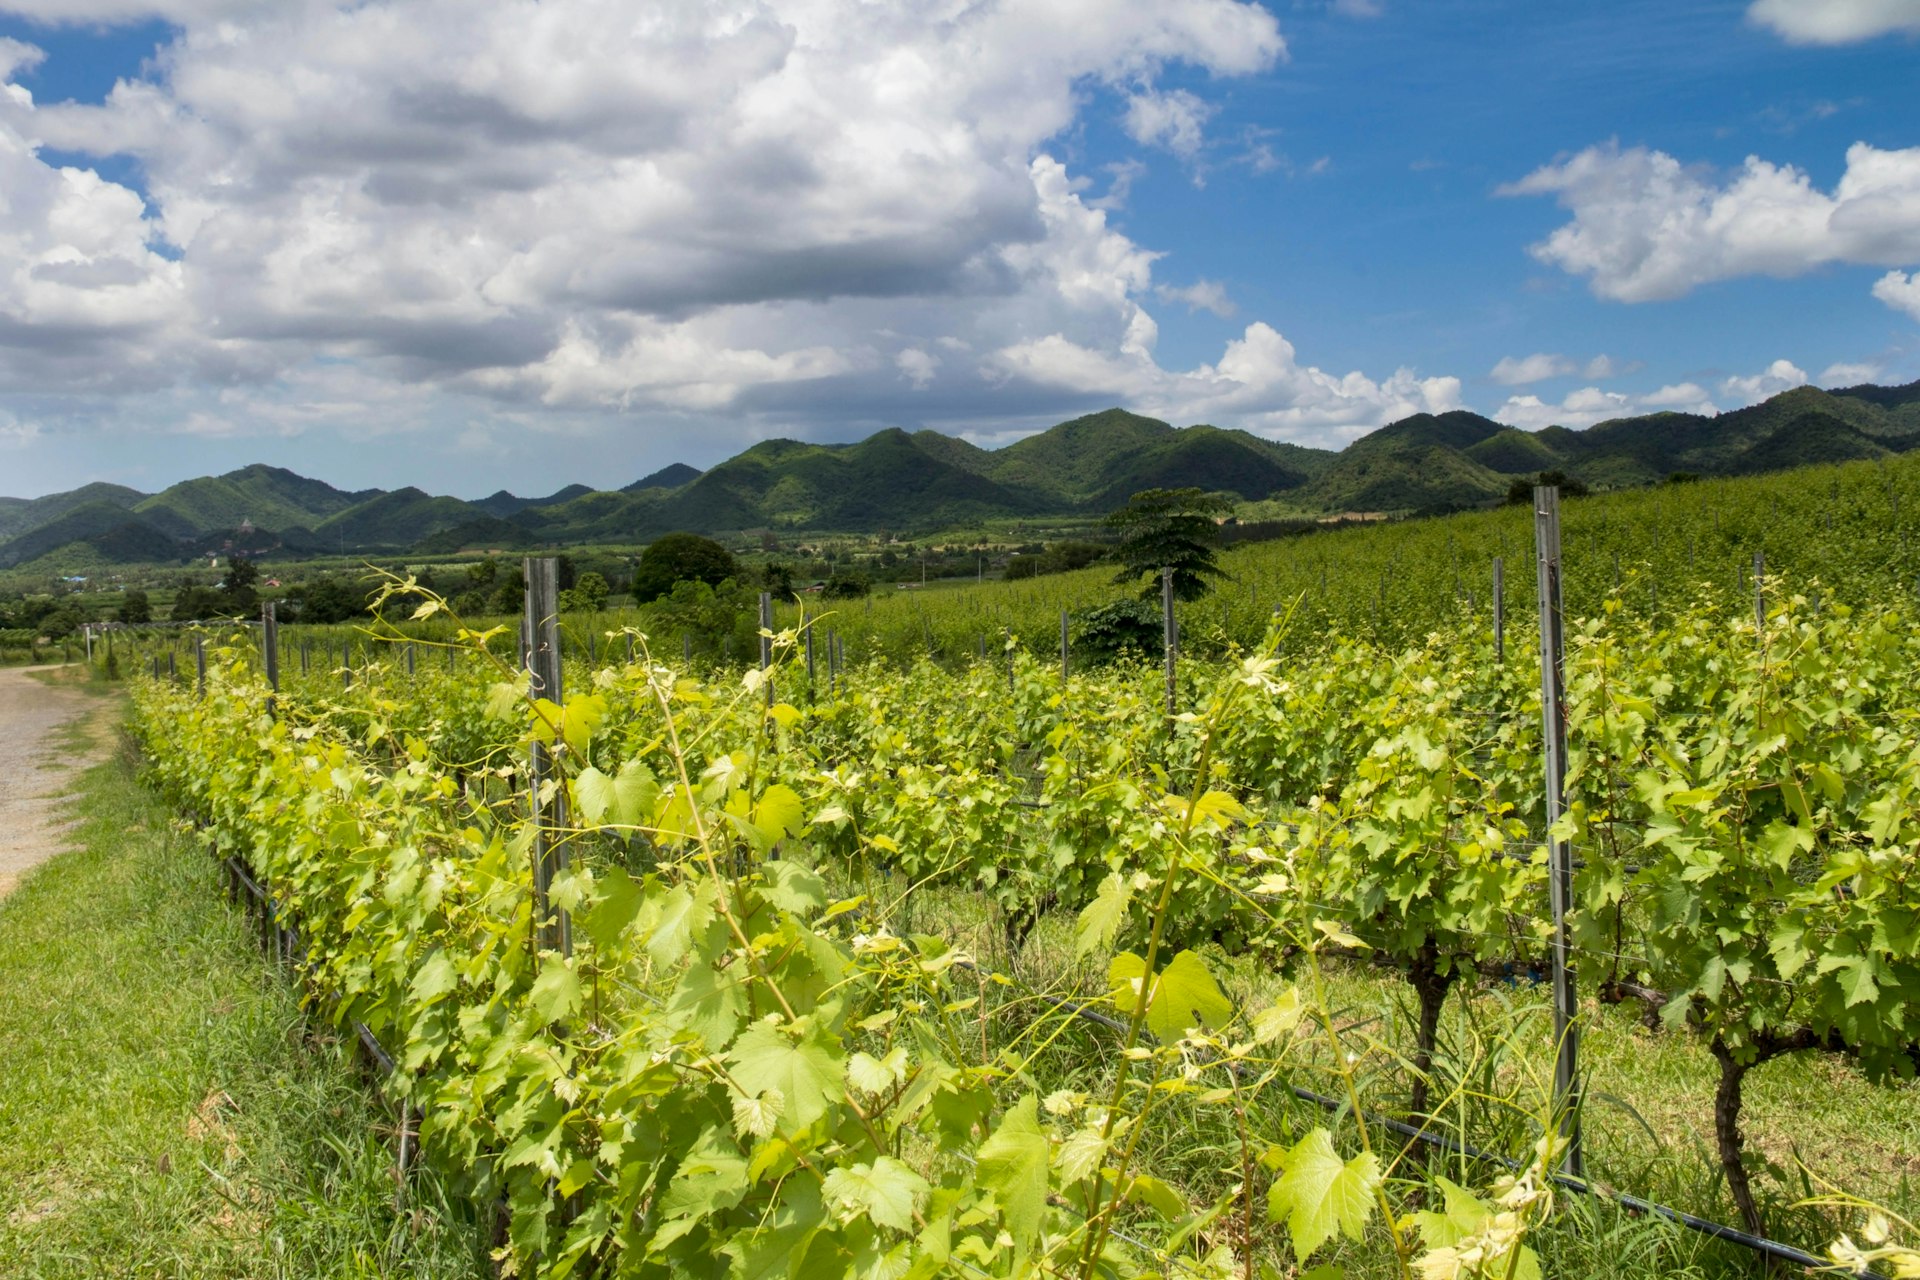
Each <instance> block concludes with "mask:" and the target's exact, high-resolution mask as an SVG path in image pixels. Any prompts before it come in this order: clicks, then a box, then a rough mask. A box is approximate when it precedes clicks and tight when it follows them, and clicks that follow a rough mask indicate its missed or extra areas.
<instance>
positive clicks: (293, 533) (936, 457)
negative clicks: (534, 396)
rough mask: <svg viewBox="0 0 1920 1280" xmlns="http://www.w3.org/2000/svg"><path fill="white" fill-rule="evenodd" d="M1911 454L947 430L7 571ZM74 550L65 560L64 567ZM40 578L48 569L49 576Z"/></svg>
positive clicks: (1425, 495)
mask: <svg viewBox="0 0 1920 1280" xmlns="http://www.w3.org/2000/svg"><path fill="white" fill-rule="evenodd" d="M1914 448H1920V382H1915V383H1911V384H1909V385H1907V386H1903V387H1879V386H1871V385H1865V386H1858V387H1846V388H1842V389H1839V390H1836V391H1822V390H1820V389H1818V388H1814V387H1799V388H1796V389H1794V390H1792V391H1787V392H1784V393H1782V394H1780V395H1777V396H1774V397H1773V398H1772V399H1770V400H1767V401H1764V402H1763V403H1761V404H1757V405H1753V406H1750V407H1748V408H1745V409H1739V410H1735V411H1733V412H1731V413H1723V414H1721V415H1719V416H1718V417H1712V418H1709V417H1703V416H1700V415H1697V414H1684V413H1656V414H1648V415H1645V416H1641V417H1634V418H1618V419H1614V420H1612V421H1608V422H1602V423H1599V424H1598V425H1596V426H1593V427H1589V428H1587V429H1585V430H1577V431H1576V430H1571V429H1568V428H1566V427H1548V428H1546V429H1545V430H1543V431H1537V432H1528V431H1520V430H1516V429H1515V428H1512V427H1507V426H1502V425H1501V424H1500V423H1498V422H1495V421H1493V420H1492V419H1490V418H1484V417H1481V416H1480V415H1479V414H1476V413H1469V412H1466V411H1464V410H1459V411H1455V412H1451V413H1441V414H1425V413H1423V414H1416V415H1414V416H1413V417H1410V418H1404V419H1402V420H1400V421H1398V422H1395V423H1392V424H1390V425H1388V426H1385V427H1382V428H1380V429H1379V430H1378V431H1374V432H1372V433H1370V434H1368V435H1365V436H1362V437H1361V438H1360V439H1358V440H1356V441H1354V442H1353V443H1352V444H1350V445H1348V446H1347V447H1346V448H1345V449H1344V450H1341V451H1339V452H1333V451H1330V450H1324V449H1307V448H1302V447H1300V446H1298V445H1292V444H1280V443H1275V442H1273V441H1270V440H1264V439H1262V438H1260V437H1259V436H1255V435H1252V434H1249V433H1248V432H1245V431H1233V430H1225V429H1222V428H1219V427H1213V426H1206V425H1201V426H1192V427H1185V428H1175V427H1173V426H1171V425H1170V424H1168V423H1165V422H1161V421H1159V420H1158V419H1155V418H1148V417H1144V416H1142V415H1140V414H1136V413H1129V412H1127V411H1126V410H1124V409H1108V410H1105V411H1103V412H1100V413H1094V414H1088V415H1086V416H1084V417H1080V418H1074V419H1072V420H1071V421H1068V422H1063V423H1060V424H1059V425H1058V426H1055V427H1052V428H1050V429H1049V430H1046V431H1042V432H1039V433H1037V434H1035V435H1032V436H1029V437H1027V438H1025V439H1023V440H1020V441H1018V442H1017V443H1014V444H1011V445H1008V446H1007V447H1006V448H1003V449H982V448H980V447H978V446H977V445H974V444H972V443H970V442H969V441H966V440H963V439H959V438H956V437H953V436H948V435H943V434H941V433H939V432H936V431H920V432H917V433H914V434H911V435H910V434H908V433H907V432H905V431H902V430H898V429H889V430H886V431H881V432H879V433H878V434H876V435H873V436H870V437H868V438H867V439H865V440H862V441H859V442H858V443H854V444H831V445H828V444H805V443H801V442H799V441H794V440H768V441H765V442H763V443H761V444H757V445H755V446H753V447H752V448H750V449H748V450H746V451H745V452H744V453H741V454H738V455H737V456H735V457H733V458H729V459H728V460H727V461H725V462H722V463H720V464H719V465H718V466H715V467H713V468H712V469H711V470H708V471H704V472H701V471H696V470H695V469H693V468H692V467H688V466H683V465H679V464H676V465H674V466H671V467H667V468H665V469H664V470H662V471H658V472H655V473H654V474H653V475H650V476H647V477H644V478H643V479H641V480H638V481H636V482H634V483H633V484H630V485H628V486H626V487H625V488H624V489H619V490H606V489H591V488H589V487H587V486H586V485H580V484H575V485H568V486H567V487H566V488H563V489H560V490H558V491H557V492H555V493H552V494H549V495H547V496H546V497H544V498H521V497H517V496H515V495H514V494H512V493H509V492H507V491H506V490H504V489H503V490H501V491H499V492H497V493H495V494H492V495H491V496H489V497H486V498H483V499H480V500H479V501H477V502H465V501H462V500H460V499H458V498H449V497H436V496H433V495H431V494H428V493H426V492H424V491H422V490H420V489H416V488H405V489H399V490H394V491H391V492H388V491H385V490H378V489H371V490H364V491H361V492H358V493H351V492H347V491H344V490H340V489H335V488H334V487H333V486H331V485H328V484H325V483H323V482H321V481H318V480H310V479H307V478H306V477H304V476H299V475H296V474H294V473H293V472H291V471H287V470H284V469H282V468H279V467H267V466H258V465H256V466H250V467H242V468H241V469H239V470H238V471H230V472H228V473H227V474H225V475H222V476H212V477H204V478H201V479H198V480H188V481H185V482H183V483H181V484H177V485H174V486H173V487H172V488H170V489H167V490H165V491H164V492H162V493H158V494H154V495H152V496H146V495H143V494H141V493H139V492H137V491H136V490H132V489H127V488H124V487H122V486H117V485H88V486H86V487H84V488H81V489H76V490H73V491H72V492H70V493H62V494H51V495H48V496H47V497H43V498H34V499H22V498H0V568H6V567H10V566H20V565H25V564H29V563H38V562H40V561H41V560H42V559H43V558H45V557H47V556H48V555H49V554H50V553H54V552H60V553H61V554H60V555H59V556H58V557H56V559H57V560H58V562H59V563H62V564H65V563H69V562H72V561H73V560H74V559H75V558H76V557H78V558H79V559H80V560H82V561H85V562H87V563H127V562H134V561H156V562H166V561H169V560H174V561H177V560H180V559H183V558H185V557H186V556H188V555H190V554H194V553H196V552H197V553H198V554H203V555H204V554H207V553H208V552H209V551H211V552H213V553H214V554H222V553H224V552H225V551H227V550H230V549H247V550H253V551H259V552H262V553H265V554H302V553H315V552H333V553H340V552H388V553H390V552H396V551H406V550H413V551H422V552H428V553H431V554H447V553H450V552H454V551H459V550H463V549H468V548H482V547H485V548H499V549H514V550H520V549H531V548H538V547H558V546H577V545H583V544H589V543H626V544H631V543H638V542H645V541H647V540H649V539H651V538H654V537H657V536H658V535H660V534H662V533H665V532H668V531H670V530H675V529H688V530H694V531H698V532H704V533H724V532H730V531H740V530H746V529H761V528H769V529H775V528H777V529H792V530H821V531H826V530H845V531H849V532H859V531H877V530H883V529H885V530H898V531H907V532H924V531H932V530H937V529H940V528H943V527H950V526H953V525H961V524H972V523H977V522H980V521H984V520H988V519H993V518H1005V517H1035V516H1063V517H1064V516H1087V515H1096V514H1100V513H1103V512H1106V511H1110V510H1113V509H1114V508H1115V507H1117V506H1119V505H1120V504H1122V503H1124V502H1125V501H1126V499H1127V498H1128V496H1129V495H1131V494H1133V493H1136V492H1138V491H1140V490H1141V489H1149V488H1181V487H1186V486H1195V487H1199V488H1202V489H1207V490H1213V491H1224V492H1230V493H1234V494H1237V495H1239V496H1240V497H1241V498H1244V499H1248V500H1252V501H1259V500H1264V499H1268V498H1272V497H1275V496H1284V497H1285V499H1286V503H1287V505H1288V506H1290V507H1295V508H1299V509H1302V510H1307V511H1321V512H1327V513H1338V512H1387V513H1422V512H1438V511H1448V510H1455V509H1460V508H1465V507H1476V506H1485V505H1488V504H1492V503H1497V502H1499V501H1501V500H1502V499H1503V498H1504V497H1505V495H1506V492H1507V489H1508V488H1509V486H1511V485H1512V484H1513V482H1514V481H1515V480H1516V479H1520V478H1523V477H1528V476H1532V475H1535V474H1537V473H1539V472H1541V471H1551V470H1558V471H1564V472H1566V473H1567V474H1569V475H1571V476H1574V477H1576V478H1577V479H1579V480H1581V481H1583V482H1585V483H1586V484H1587V485H1589V486H1590V487H1592V488H1595V489H1609V488H1627V487H1634V486H1640V485H1647V484H1653V483H1658V482H1659V481H1661V480H1663V479H1665V478H1666V477H1667V476H1668V475H1671V474H1673V473H1674V472H1681V471H1684V472H1692V473H1695V474H1700V475H1741V474H1751V473H1754V472H1760V471H1774V470H1782V469H1786V468H1790V467H1796V466H1804V465H1807V464H1810V463H1818V462H1842V461H1848V460H1852V459H1858V458H1876V457H1883V456H1886V455H1888V454H1893V453H1904V452H1906V451H1908V450H1910V449H1914ZM65 549H71V554H70V555H69V554H67V551H66V550H65ZM48 563H52V562H51V561H49V562H48Z"/></svg>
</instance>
